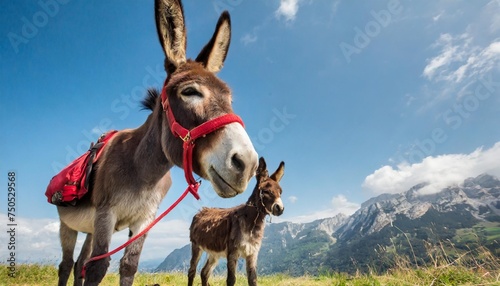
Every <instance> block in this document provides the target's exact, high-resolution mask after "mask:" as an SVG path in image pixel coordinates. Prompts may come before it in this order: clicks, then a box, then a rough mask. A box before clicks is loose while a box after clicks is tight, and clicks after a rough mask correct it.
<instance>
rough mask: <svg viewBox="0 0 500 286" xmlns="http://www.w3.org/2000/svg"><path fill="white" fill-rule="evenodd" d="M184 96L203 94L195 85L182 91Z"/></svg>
mask: <svg viewBox="0 0 500 286" xmlns="http://www.w3.org/2000/svg"><path fill="white" fill-rule="evenodd" d="M181 94H182V95H184V96H201V93H200V92H199V91H197V90H196V89H195V88H194V87H187V88H185V89H183V90H182V91H181Z"/></svg>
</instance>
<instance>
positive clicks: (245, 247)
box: [188, 158, 284, 286]
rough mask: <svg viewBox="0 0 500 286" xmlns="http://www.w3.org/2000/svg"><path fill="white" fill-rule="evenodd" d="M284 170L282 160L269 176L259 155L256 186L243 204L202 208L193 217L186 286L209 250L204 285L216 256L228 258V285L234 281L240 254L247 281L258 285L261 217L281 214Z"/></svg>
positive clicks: (262, 224)
mask: <svg viewBox="0 0 500 286" xmlns="http://www.w3.org/2000/svg"><path fill="white" fill-rule="evenodd" d="M283 173H284V163H283V162H281V164H280V166H279V167H278V169H277V170H276V172H275V173H274V174H273V175H271V177H269V176H268V173H267V170H266V163H265V160H264V158H261V159H260V164H259V168H258V169H257V185H256V186H255V188H254V190H253V192H252V195H251V196H250V198H249V199H248V201H247V203H246V204H242V205H239V206H237V207H233V208H228V209H222V208H203V209H202V210H201V211H200V212H198V213H197V214H196V215H195V216H194V218H193V222H192V223H191V227H190V239H191V250H192V256H191V265H190V268H189V273H188V279H189V280H188V285H190V286H191V285H193V281H194V277H195V275H196V267H197V265H198V261H199V259H200V257H201V253H202V252H203V251H205V252H207V253H208V259H207V263H206V264H205V266H204V267H203V269H202V272H201V281H202V285H203V286H206V285H208V278H209V276H210V274H211V272H212V270H213V268H214V267H215V265H216V263H217V261H218V257H219V256H226V258H227V265H228V266H227V269H228V273H227V285H234V283H235V282H236V280H235V279H236V278H235V270H236V269H235V268H236V263H237V260H238V258H239V257H240V256H241V257H244V258H245V259H246V264H247V279H248V284H249V285H257V271H256V266H257V256H258V254H259V250H260V246H261V243H262V238H263V236H264V226H265V222H264V219H265V217H266V215H268V214H273V215H281V214H282V213H283V210H284V207H283V205H282V202H281V193H282V190H281V187H280V185H279V181H280V179H281V177H282V176H283Z"/></svg>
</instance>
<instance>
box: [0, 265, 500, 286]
mask: <svg viewBox="0 0 500 286" xmlns="http://www.w3.org/2000/svg"><path fill="white" fill-rule="evenodd" d="M483 270H484V269H482V270H481V269H473V268H464V267H461V266H453V265H451V266H447V267H426V268H419V269H403V268H401V269H394V270H392V271H389V272H388V273H385V274H381V275H370V274H357V275H352V276H351V275H347V274H344V273H336V272H331V273H324V274H322V275H319V276H301V277H290V276H287V275H284V274H276V275H266V276H260V277H259V279H258V282H259V285H263V286H266V285H269V286H326V285H328V286H330V285H338V286H343V285H346V286H347V285H352V286H362V285H363V286H365V285H373V286H377V285H388V286H396V285H433V286H444V285H500V270H499V269H497V270H496V271H494V270H493V271H483ZM7 274H8V269H7V266H6V265H1V266H0V285H56V284H57V269H56V267H54V266H46V265H37V264H31V265H27V264H24V265H19V266H18V267H17V269H16V278H9V277H8V275H7ZM70 279H72V278H70ZM118 284H119V277H118V274H115V273H111V274H108V275H106V277H105V278H104V280H103V282H102V283H101V285H104V286H106V285H118ZM155 284H159V285H186V284H187V276H186V275H185V274H184V273H155V274H150V273H138V274H137V275H136V278H135V282H134V285H155ZM211 284H212V285H225V277H223V276H215V277H213V278H212V279H211ZM69 285H71V283H69ZM195 285H200V278H199V276H197V279H196V280H195ZM236 285H247V282H246V277H245V276H244V275H238V277H237V283H236Z"/></svg>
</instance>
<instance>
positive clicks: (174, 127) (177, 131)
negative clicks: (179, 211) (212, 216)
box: [81, 78, 244, 278]
mask: <svg viewBox="0 0 500 286" xmlns="http://www.w3.org/2000/svg"><path fill="white" fill-rule="evenodd" d="M167 82H168V78H167V79H166V80H165V84H164V85H163V90H162V92H161V99H162V104H163V110H164V111H165V113H166V115H167V119H168V123H169V125H170V130H171V131H172V133H173V134H174V135H175V136H177V137H179V138H180V139H182V141H184V143H183V144H182V149H183V155H182V166H183V169H184V176H185V178H186V182H187V183H188V187H187V188H186V190H185V191H184V193H182V195H181V196H180V197H179V198H178V199H177V200H176V201H175V202H174V203H173V204H172V205H171V206H170V207H169V208H168V209H166V210H165V211H164V212H163V213H161V214H160V215H159V216H158V217H157V218H156V219H155V220H154V221H152V222H151V223H150V224H149V225H148V226H147V227H146V228H145V229H143V230H142V231H141V232H140V233H138V234H136V235H135V236H133V237H132V238H130V239H129V240H128V241H127V242H125V243H124V244H122V245H120V246H119V247H117V248H115V249H113V250H111V251H110V252H108V253H104V254H101V255H98V256H94V257H91V258H90V259H88V260H87V261H86V262H85V264H84V265H83V268H82V272H81V275H82V278H85V272H86V267H87V264H88V263H89V262H92V261H96V260H100V259H103V258H106V257H109V256H111V255H113V254H115V253H117V252H118V251H120V250H122V249H123V248H125V247H127V246H128V245H129V244H131V243H132V242H134V241H135V240H137V239H138V238H139V237H141V236H143V235H144V234H146V233H147V232H148V231H149V230H150V229H151V228H152V227H153V226H154V225H155V224H157V223H158V222H159V221H160V220H161V219H162V218H164V217H165V216H166V215H167V214H168V213H169V212H170V211H171V210H172V209H173V208H175V207H176V206H177V205H178V204H179V203H180V202H181V201H182V200H183V199H184V198H185V197H186V195H187V194H188V192H189V193H191V194H192V195H193V196H194V197H195V198H196V199H197V200H199V199H200V195H198V188H199V187H200V184H201V181H200V182H197V181H196V180H195V179H194V177H193V149H194V146H195V140H196V139H198V138H200V137H203V136H205V135H207V134H209V133H212V132H214V131H216V130H218V129H220V128H222V127H224V126H225V125H228V124H231V123H235V122H237V123H239V124H241V125H242V126H244V124H243V121H242V120H241V118H240V117H239V116H238V115H236V114H234V113H229V114H225V115H222V116H219V117H216V118H214V119H212V120H209V121H207V122H204V123H202V124H200V125H198V126H196V127H195V128H193V129H191V130H188V129H186V128H184V127H182V126H181V125H180V124H179V123H177V121H176V120H175V117H174V114H173V113H172V109H171V108H170V105H169V103H168V96H167V90H166V87H167Z"/></svg>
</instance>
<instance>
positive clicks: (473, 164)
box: [363, 142, 500, 194]
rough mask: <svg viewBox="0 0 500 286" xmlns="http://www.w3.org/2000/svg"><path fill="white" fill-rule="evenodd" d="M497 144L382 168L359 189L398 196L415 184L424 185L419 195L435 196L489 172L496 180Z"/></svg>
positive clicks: (499, 153)
mask: <svg viewBox="0 0 500 286" xmlns="http://www.w3.org/2000/svg"><path fill="white" fill-rule="evenodd" d="M498 158H500V142H497V143H496V144H495V145H494V146H492V147H491V148H490V149H483V148H478V149H476V150H475V151H473V152H472V153H470V154H447V155H441V156H437V157H432V156H429V157H426V158H425V159H423V160H422V162H420V163H415V164H411V165H410V164H408V163H406V162H403V163H401V164H399V165H397V166H396V167H392V166H387V165H386V166H383V167H381V168H380V169H378V170H376V171H375V172H373V174H371V175H369V176H367V177H366V178H365V181H364V183H363V188H364V189H367V190H369V191H371V192H373V193H375V194H382V193H400V192H404V191H407V190H408V189H410V188H411V187H413V186H415V185H417V184H419V183H424V182H425V183H428V184H429V185H427V186H426V187H424V188H423V189H421V191H420V192H421V193H435V192H438V191H440V190H441V189H442V188H444V187H447V186H450V185H455V184H459V183H461V182H462V181H463V180H464V179H466V178H468V177H476V176H478V175H480V174H482V173H489V174H491V175H494V176H499V177H500V161H499V160H498Z"/></svg>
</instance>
